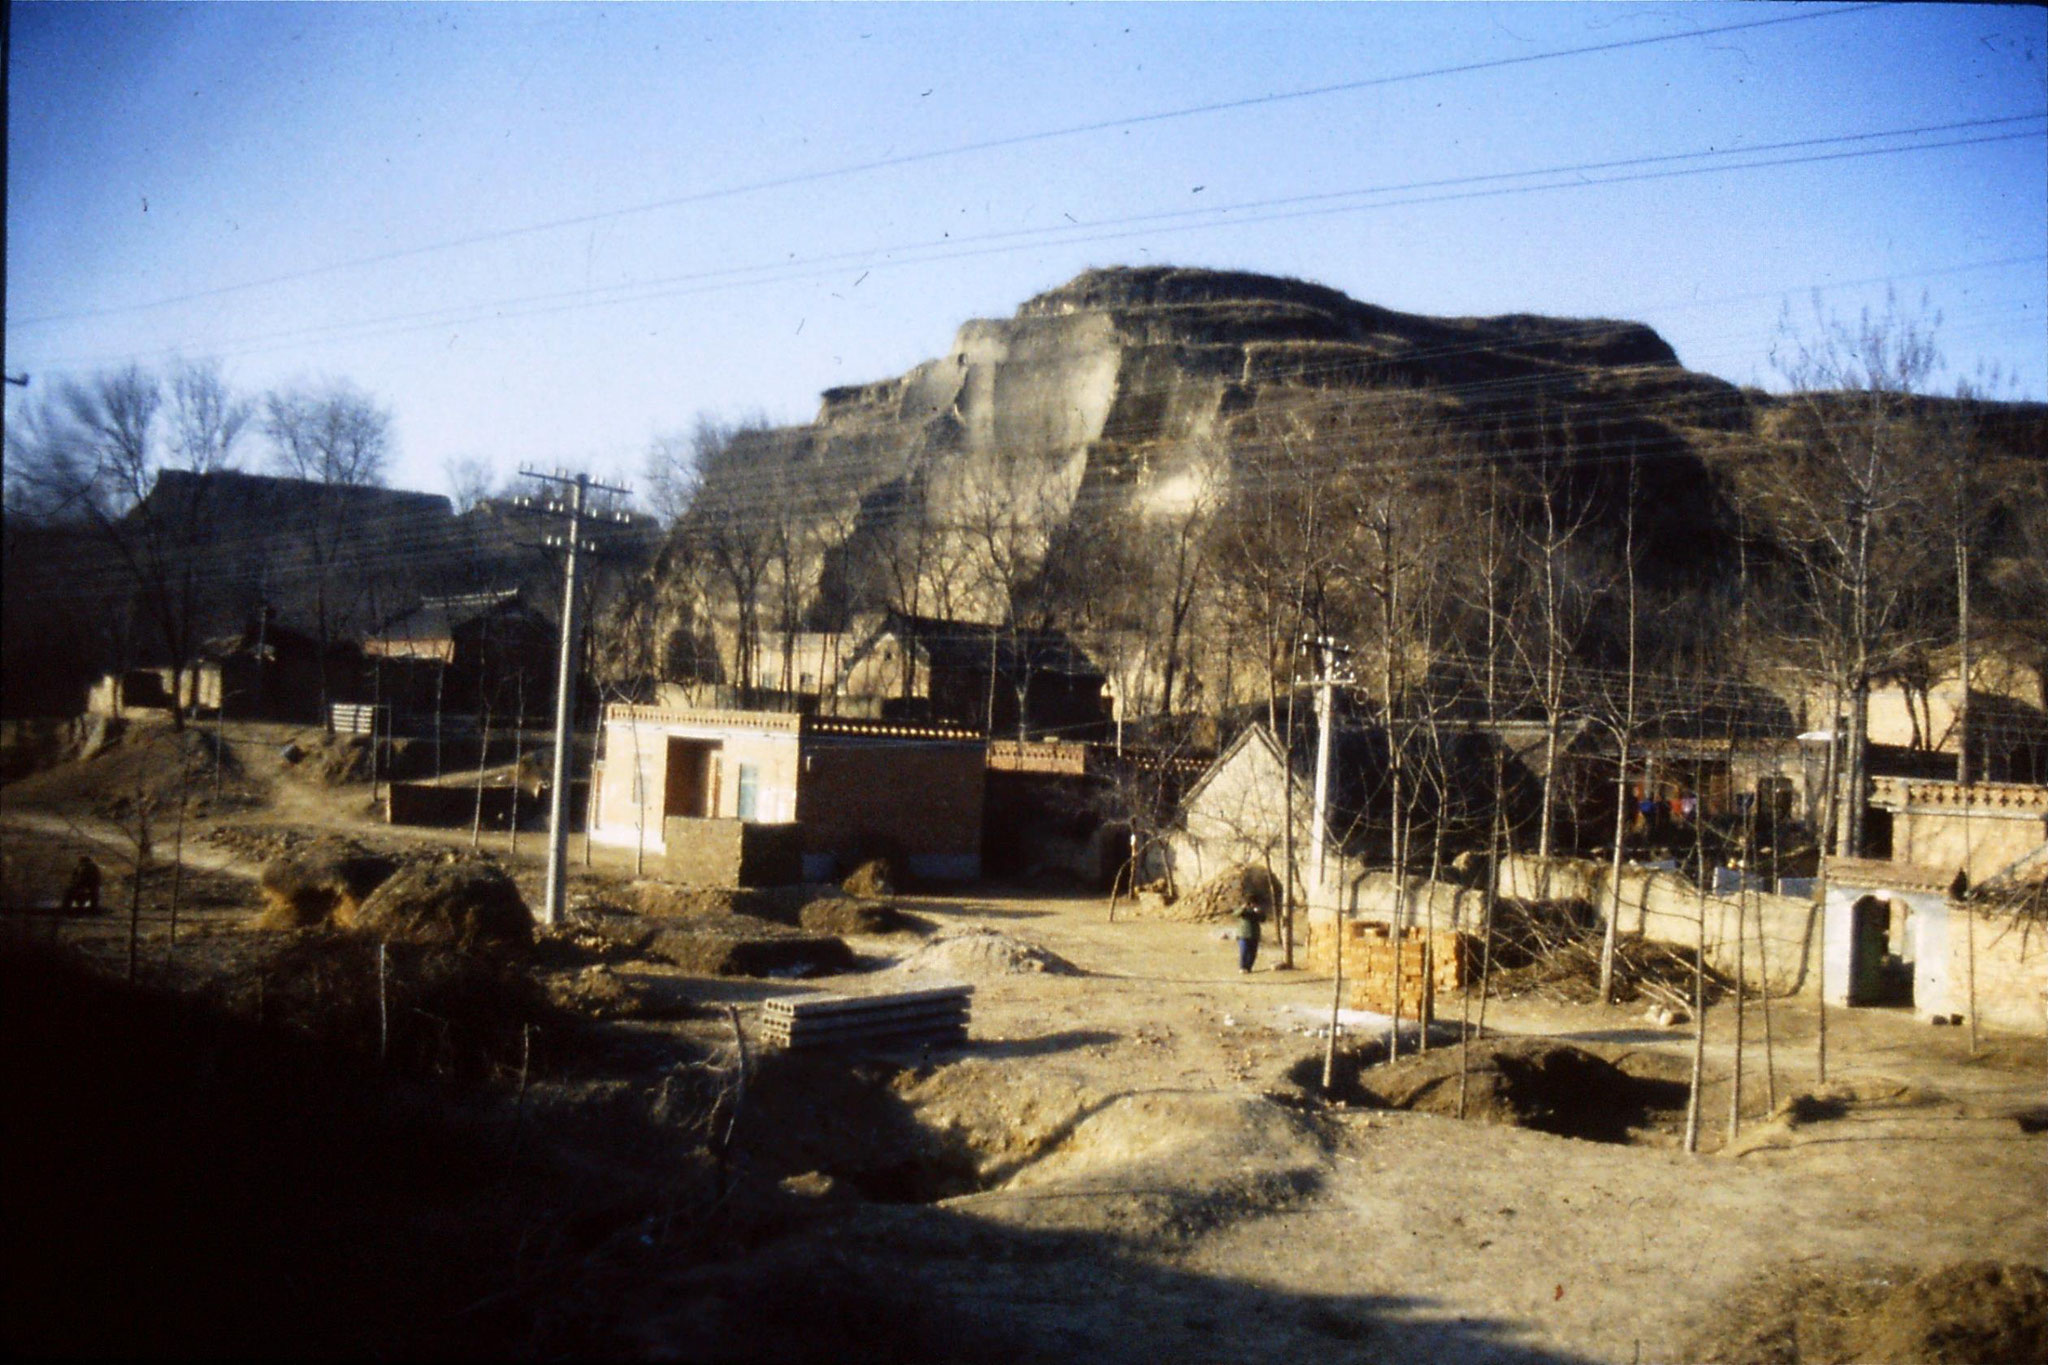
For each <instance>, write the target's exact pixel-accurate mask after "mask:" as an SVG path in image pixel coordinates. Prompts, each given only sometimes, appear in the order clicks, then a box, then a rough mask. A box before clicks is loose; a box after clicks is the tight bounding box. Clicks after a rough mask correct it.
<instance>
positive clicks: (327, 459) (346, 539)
mask: <svg viewBox="0 0 2048 1365" xmlns="http://www.w3.org/2000/svg"><path fill="white" fill-rule="evenodd" d="M263 412H264V417H263V431H264V435H265V436H266V437H268V438H269V441H270V444H271V452H272V463H273V465H274V467H275V468H276V469H277V471H278V472H279V473H280V474H283V475H286V476H287V477H290V478H296V479H303V480H305V481H307V482H309V483H313V484H317V485H319V490H320V492H319V498H318V503H317V506H316V507H315V509H314V515H313V517H312V519H311V521H310V523H309V524H308V526H307V528H306V535H305V550H306V553H307V555H308V556H309V558H310V560H311V570H312V579H313V621H314V629H315V635H316V639H317V640H318V644H319V651H320V655H319V667H320V712H321V717H322V720H323V722H324V723H325V724H326V725H327V726H328V727H329V730H330V732H331V731H332V727H333V724H334V711H333V705H332V703H333V692H334V684H333V679H332V678H331V677H330V676H329V673H330V668H329V656H330V655H331V653H332V650H333V644H334V640H335V637H336V632H337V629H338V627H340V626H341V625H342V624H343V623H344V622H345V621H346V620H347V618H348V616H349V614H350V612H351V611H352V609H353V607H354V606H355V604H356V601H357V600H358V597H359V593H360V589H361V588H362V587H363V580H362V577H361V575H360V574H359V573H358V574H351V573H350V572H348V569H349V566H348V565H346V564H344V563H343V560H344V557H345V554H346V551H347V549H348V547H349V546H350V545H352V544H355V543H357V542H358V541H359V539H360V537H359V535H358V530H359V528H357V527H356V526H355V525H354V518H352V517H351V515H350V508H351V505H352V500H351V499H350V498H349V496H348V490H350V489H355V488H368V487H378V486H381V485H382V483H383V481H384V466H385V463H386V461H387V460H388V459H389V458H390V455H391V414H390V413H389V412H388V411H386V410H385V409H384V408H381V407H379V406H378V405H377V403H376V402H375V400H373V399H372V398H371V397H370V396H369V395H368V394H366V393H364V392H363V391H362V390H360V389H358V388H357V387H355V385H353V384H350V383H348V382H347V381H345V380H331V381H328V382H326V383H324V384H321V385H319V386H316V387H310V388H307V387H302V388H293V389H281V390H277V391H275V392H273V393H271V394H270V395H269V396H268V397H266V398H265V400H264V404H263Z"/></svg>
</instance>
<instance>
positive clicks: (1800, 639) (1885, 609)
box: [1736, 300, 1940, 855]
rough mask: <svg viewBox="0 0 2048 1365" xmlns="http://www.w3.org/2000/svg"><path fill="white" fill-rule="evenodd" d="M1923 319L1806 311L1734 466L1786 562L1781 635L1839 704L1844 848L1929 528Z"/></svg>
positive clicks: (1929, 341)
mask: <svg viewBox="0 0 2048 1365" xmlns="http://www.w3.org/2000/svg"><path fill="white" fill-rule="evenodd" d="M1935 322H1936V323H1938V319H1936V320H1935ZM1934 325H1935V324H1934V323H1929V322H1926V321H1923V320H1922V319H1921V318H1920V317H1917V316H1909V315H1907V314H1905V313H1903V312H1901V311H1900V310H1899V308H1898V306H1897V301H1896V300H1893V301H1892V302H1891V303H1890V304H1889V305H1888V307H1887V309H1886V311H1885V312H1884V314H1883V315H1881V316H1872V315H1871V314H1870V313H1868V312H1867V311H1866V312H1865V313H1864V314H1863V315H1862V316H1861V317H1860V318H1859V319H1858V321H1857V322H1856V323H1855V324H1853V325H1851V324H1847V323H1844V322H1842V321H1841V320H1839V319H1836V318H1832V317H1817V318H1816V321H1815V324H1814V327H1813V329H1812V331H1811V332H1810V333H1807V334H1801V333H1799V332H1797V331H1795V330H1793V329H1792V328H1791V327H1790V326H1789V325H1787V326H1786V327H1785V329H1784V337H1783V340H1782V342H1781V345H1780V349H1779V351H1778V352H1777V355H1776V356H1775V363H1776V364H1777V367H1778V370H1779V373H1780V374H1781V375H1782V376H1783V377H1784V378H1785V380H1786V381H1787V382H1788V383H1789V384H1790V385H1791V387H1792V389H1793V392H1792V394H1791V395H1790V396H1789V397H1788V398H1787V399H1786V400H1785V401H1784V403H1783V405H1782V407H1781V408H1780V409H1779V411H1778V412H1776V413H1774V414H1772V418H1773V420H1772V421H1771V422H1770V424H1769V427H1768V430H1767V436H1768V439H1767V442H1766V444H1765V446H1764V448H1763V449H1762V450H1761V451H1760V452H1759V454H1758V455H1757V457H1756V458H1753V459H1751V460H1748V461H1746V462H1743V463H1742V464H1741V465H1740V466H1738V468H1737V470H1736V477H1737V488H1738V491H1739V492H1740V494H1741V496H1742V497H1743V498H1744V500H1745V505H1746V506H1747V507H1748V508H1749V509H1750V511H1751V513H1752V515H1753V516H1755V517H1756V519H1757V520H1758V521H1760V522H1761V523H1762V524H1763V525H1764V526H1766V527H1767V528H1768V529H1769V531H1770V532H1771V534H1772V536H1773V539H1774V541H1775V543H1776V549H1777V552H1778V554H1779V556H1780V559H1781V561H1782V562H1783V563H1785V564H1786V565H1788V566H1789V570H1790V572H1789V574H1788V575H1787V577H1788V579H1789V582H1788V584H1787V587H1789V588H1790V589H1791V590H1792V591H1793V592H1795V593H1796V595H1797V606H1798V609H1799V622H1800V633H1799V635H1798V636H1797V637H1795V638H1794V639H1793V640H1791V641H1788V644H1790V645H1791V647H1792V652H1793V653H1794V654H1795V655H1796V656H1798V657H1799V658H1800V660H1801V661H1802V662H1804V663H1805V664H1806V666H1807V667H1809V668H1811V669H1813V670H1815V671H1816V672H1818V673H1819V674H1820V675H1821V676H1822V677H1823V678H1825V679H1826V680H1827V681H1828V682H1829V683H1830V684H1831V685H1832V687H1833V688H1834V689H1836V690H1838V691H1839V693H1840V695H1841V696H1842V698H1843V700H1844V701H1845V703H1846V706H1847V712H1848V714H1847V716H1846V721H1847V734H1846V736H1845V737H1844V743H1843V758H1842V765H1841V766H1842V772H1841V774H1840V780H1841V782H1842V786H1843V792H1844V800H1843V803H1842V804H1843V807H1844V809H1843V812H1842V815H1843V818H1842V822H1841V827H1840V830H1839V832H1838V836H1837V838H1838V844H1837V848H1836V852H1837V853H1839V854H1844V855H1849V854H1857V853H1861V852H1862V851H1863V847H1864V825H1865V812H1866V810H1867V806H1868V802H1867V799H1866V792H1867V790H1868V788H1869V774H1870V762H1869V747H1870V741H1869V733H1870V693H1871V687H1872V683H1873V680H1874V679H1875V678H1877V677H1878V676H1879V675H1880V674H1882V673H1883V672H1885V671H1886V670H1887V669H1888V668H1889V667H1891V666H1893V665H1894V664H1895V663H1896V662H1897V661H1898V660H1899V659H1901V658H1902V657H1904V656H1905V655H1906V654H1907V653H1909V652H1910V647H1911V643H1912V641H1913V640H1914V639H1915V638H1916V636H1917V634H1918V633H1919V631H1918V629H1917V626H1916V624H1915V623H1914V622H1913V621H1912V619H1911V618H1912V614H1913V611H1914V609H1915V607H1916V606H1917V605H1918V603H1917V602H1916V595H1917V593H1918V592H1919V590H1920V589H1921V588H1922V587H1923V586H1924V585H1925V584H1926V582H1927V577H1928V569H1929V563H1928V559H1929V556H1928V553H1927V551H1928V547H1929V543H1930V539H1931V538H1930V537H1929V536H1928V535H1926V534H1925V531H1926V529H1927V527H1926V521H1927V506H1928V493H1929V487H1928V483H1929V481H1928V478H1927V461H1926V458H1925V446H1926V444H1927V442H1928V432H1927V428H1926V425H1925V422H1924V421H1923V420H1922V416H1921V413H1922V405H1920V404H1918V403H1917V402H1916V401H1915V395H1916V394H1918V393H1919V392H1920V391H1921V390H1923V389H1924V387H1925V386H1926V384H1927V382H1928V380H1929V379H1930V378H1931V377H1932V375H1933V374H1934V372H1935V370H1936V369H1937V367H1938V366H1939V363H1940V360H1939V355H1938V353H1937V351H1936V349H1935V346H1934V341H1933V326H1934ZM1829 719H1830V724H1829V728H1830V729H1832V728H1833V718H1832V717H1830V718H1829Z"/></svg>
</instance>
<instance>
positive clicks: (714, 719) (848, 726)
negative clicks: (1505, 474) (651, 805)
mask: <svg viewBox="0 0 2048 1365" xmlns="http://www.w3.org/2000/svg"><path fill="white" fill-rule="evenodd" d="M604 719H605V723H606V724H607V725H611V724H622V725H631V724H639V725H692V726H696V727H698V728H699V729H706V730H727V731H750V732H752V733H755V734H762V733H766V734H779V735H816V736H818V737H820V738H835V739H860V738H873V739H942V740H950V741H953V742H955V743H963V744H978V743H980V742H981V736H980V735H978V734H975V733H974V732H973V731H971V730H959V729H954V728H952V727H950V726H945V725H935V724H932V723H931V722H929V721H900V720H863V719H859V718H857V717H851V716H806V715H802V714H799V713H798V712H795V711H727V710H720V709H718V708H715V707H701V708H700V707H686V706H641V705H636V704H634V703H630V702H615V703H613V704H612V705H610V706H607V707H606V708H605V711H604Z"/></svg>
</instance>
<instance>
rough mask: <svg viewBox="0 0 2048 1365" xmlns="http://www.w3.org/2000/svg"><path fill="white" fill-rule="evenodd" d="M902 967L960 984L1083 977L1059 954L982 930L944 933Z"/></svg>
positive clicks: (912, 955)
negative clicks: (980, 980) (1007, 978)
mask: <svg viewBox="0 0 2048 1365" xmlns="http://www.w3.org/2000/svg"><path fill="white" fill-rule="evenodd" d="M901 967H902V969H903V970H904V971H906V972H937V973H939V974H940V975H943V976H950V977H957V978H960V979H963V980H973V979H976V978H979V977H991V976H1026V975H1029V974H1032V973H1044V974H1046V975H1050V976H1081V975H1084V973H1083V972H1082V971H1081V969H1080V968H1079V967H1076V966H1075V965H1074V964H1073V963H1071V962H1069V961H1067V960H1066V959H1065V958H1063V957H1061V956H1060V955H1059V954H1058V953H1054V952H1050V951H1048V950H1047V949H1044V948H1040V947H1037V946H1035V945H1033V944H1030V943H1026V942H1024V941H1023V940H1022V939H1018V938H1012V937H1011V936H1010V935H1008V934H1005V933H1000V932H998V931H996V930H994V929H981V928H970V929H948V930H945V931H944V932H942V933H940V934H939V935H937V936H936V937H935V938H933V939H932V940H931V941H930V942H928V943H926V944H925V945H924V946H923V947H921V948H919V949H918V950H917V951H916V952H914V953H912V954H911V955H910V956H909V957H907V958H905V959H904V960H903V962H902V963H901Z"/></svg>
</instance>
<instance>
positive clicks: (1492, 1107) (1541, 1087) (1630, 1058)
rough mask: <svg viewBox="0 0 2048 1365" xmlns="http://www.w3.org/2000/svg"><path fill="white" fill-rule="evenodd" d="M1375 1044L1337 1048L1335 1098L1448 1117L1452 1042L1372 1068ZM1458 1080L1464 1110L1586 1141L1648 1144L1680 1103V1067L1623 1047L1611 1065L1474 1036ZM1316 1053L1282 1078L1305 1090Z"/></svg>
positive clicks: (1565, 1051) (1454, 1060) (1454, 1069)
mask: <svg viewBox="0 0 2048 1365" xmlns="http://www.w3.org/2000/svg"><path fill="white" fill-rule="evenodd" d="M1378 1051H1379V1045H1378V1044H1375V1045H1373V1046H1372V1047H1371V1048H1369V1049H1365V1050H1362V1051H1361V1052H1352V1053H1345V1054H1340V1055H1339V1067H1338V1071H1337V1076H1336V1082H1337V1093H1338V1098H1340V1099H1345V1100H1349V1101H1351V1102H1354V1103H1364V1104H1371V1105H1376V1106H1378V1107H1381V1108H1386V1109H1408V1110H1413V1111H1416V1112H1419V1113H1426V1114H1441V1115H1444V1116H1447V1117H1456V1116H1457V1113H1458V1074H1459V1067H1460V1052H1461V1049H1460V1048H1458V1047H1457V1046H1456V1045H1455V1044H1454V1045H1452V1046H1448V1047H1439V1048H1437V1049H1435V1050H1434V1051H1431V1052H1428V1053H1421V1054H1413V1055H1410V1056H1407V1057H1403V1058H1400V1059H1399V1060H1397V1061H1395V1062H1393V1063H1392V1064H1390V1065H1377V1066H1375V1065H1371V1064H1370V1063H1371V1062H1373V1061H1374V1060H1376V1058H1377V1054H1378ZM1470 1052H1471V1057H1470V1062H1469V1067H1470V1070H1469V1072H1468V1074H1467V1075H1466V1078H1465V1117H1466V1118H1468V1119H1474V1120H1477V1121H1478V1122H1481V1123H1495V1124H1504V1125H1508V1126H1511V1127H1516V1128H1533V1129H1535V1130H1536V1131H1537V1132H1542V1133H1555V1134H1557V1135H1558V1136H1560V1137H1574V1138H1583V1139H1586V1140H1587V1141H1591V1142H1655V1141H1657V1140H1658V1139H1659V1136H1660V1135H1661V1134H1662V1133H1663V1132H1664V1131H1665V1130H1666V1129H1667V1128H1668V1127H1669V1125H1670V1124H1671V1123H1672V1122H1673V1121H1675V1119H1676V1118H1677V1117H1679V1116H1682V1115H1683V1113H1684V1109H1685V1096H1686V1076H1687V1074H1688V1073H1687V1064H1686V1062H1685V1061H1684V1059H1682V1058H1677V1057H1667V1056H1664V1055H1662V1054H1660V1053H1650V1052H1636V1053H1629V1054H1627V1055H1626V1056H1625V1057H1624V1058H1623V1061H1624V1063H1625V1064H1626V1067H1624V1066H1623V1065H1617V1064H1616V1063H1615V1062H1613V1061H1609V1060H1608V1059H1606V1058H1604V1057H1600V1056H1597V1055H1595V1054H1594V1053H1592V1052H1589V1051H1587V1050H1586V1049H1584V1048H1579V1047H1573V1046H1572V1045H1570V1044H1568V1043H1559V1042H1553V1041H1551V1040H1549V1039H1545V1038H1489V1039H1485V1040H1482V1041H1477V1042H1474V1043H1473V1044H1472V1046H1471V1049H1470ZM1322 1064H1323V1059H1322V1054H1321V1052H1317V1053H1315V1054H1314V1055H1312V1056H1310V1057H1307V1058H1304V1059H1303V1060H1302V1061H1300V1062H1297V1063H1296V1064H1295V1065H1294V1067H1293V1068H1292V1069H1290V1071H1289V1073H1288V1075H1289V1079H1290V1080H1291V1081H1293V1082H1294V1083H1295V1084H1296V1085H1299V1086H1301V1087H1302V1088H1304V1089H1306V1090H1310V1091H1314V1090H1316V1089H1317V1087H1319V1086H1320V1083H1321V1080H1322Z"/></svg>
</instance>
